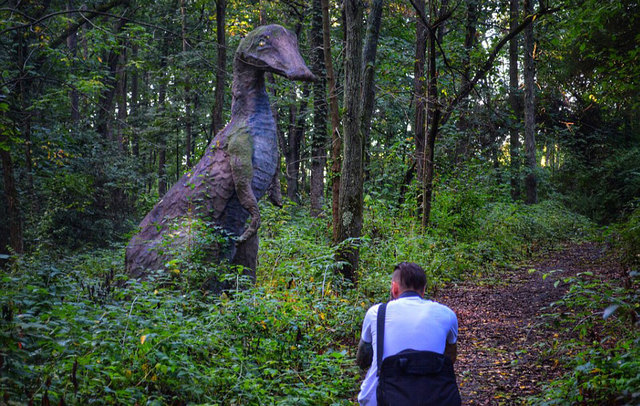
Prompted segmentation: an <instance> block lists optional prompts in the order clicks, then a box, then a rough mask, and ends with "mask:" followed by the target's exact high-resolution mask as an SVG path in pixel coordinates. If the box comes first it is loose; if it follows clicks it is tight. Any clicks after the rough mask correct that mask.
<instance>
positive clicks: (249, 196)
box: [230, 151, 260, 242]
mask: <svg viewBox="0 0 640 406" xmlns="http://www.w3.org/2000/svg"><path fill="white" fill-rule="evenodd" d="M243 155H244V154H243ZM230 158H231V176H232V177H233V182H234V184H235V188H236V194H237V195H238V200H239V201H240V204H241V205H242V207H244V208H245V209H247V211H248V212H249V214H250V215H251V222H250V223H249V226H248V227H247V228H246V229H245V230H244V232H243V233H242V235H241V236H240V238H238V242H244V241H246V240H248V239H249V237H251V236H253V235H254V234H255V233H256V232H257V231H258V228H259V227H260V210H259V209H258V201H257V200H256V196H255V195H254V194H253V190H252V189H251V181H252V180H253V166H252V164H251V155H250V151H249V154H248V157H247V156H242V155H232V156H231V157H230Z"/></svg>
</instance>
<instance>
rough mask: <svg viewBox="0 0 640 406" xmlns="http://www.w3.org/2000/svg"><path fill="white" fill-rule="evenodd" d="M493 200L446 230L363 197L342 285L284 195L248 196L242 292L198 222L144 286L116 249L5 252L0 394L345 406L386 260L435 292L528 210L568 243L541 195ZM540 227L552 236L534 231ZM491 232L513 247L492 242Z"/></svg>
mask: <svg viewBox="0 0 640 406" xmlns="http://www.w3.org/2000/svg"><path fill="white" fill-rule="evenodd" d="M472 184H473V183H472ZM479 190H482V188H480V189H479ZM479 190H475V189H474V188H473V187H472V186H468V190H467V191H466V192H465V193H467V194H473V193H481V192H480V191H479ZM439 193H440V194H447V193H454V192H452V191H451V190H449V191H447V190H442V191H440V192H439ZM442 199H443V201H445V202H447V201H452V199H453V197H451V196H449V197H447V198H446V199H445V198H442ZM459 203H460V204H465V203H464V202H459ZM494 204H497V203H486V204H485V205H484V206H482V205H477V207H476V208H475V212H474V213H475V215H476V216H477V217H478V219H477V220H476V222H474V223H473V225H469V226H468V227H469V230H463V231H462V232H461V233H459V235H458V236H457V237H456V238H453V237H451V238H445V235H446V233H444V232H442V231H439V230H438V229H437V228H434V229H433V230H430V231H429V232H428V233H427V234H422V233H421V232H420V230H419V229H418V227H416V225H415V220H414V219H413V218H411V217H410V216H406V215H398V216H389V215H388V210H387V209H386V206H385V205H384V203H383V202H381V201H376V200H373V199H368V200H367V216H366V224H365V231H366V236H365V237H364V238H362V239H361V240H360V241H359V244H360V246H361V260H362V264H363V265H362V273H361V275H360V281H359V284H358V286H357V288H355V289H354V287H353V285H352V284H351V283H349V282H346V281H345V280H343V278H342V277H341V275H340V274H339V273H338V272H336V269H337V268H338V267H339V265H340V264H339V263H337V262H336V261H335V249H336V247H332V246H331V243H330V238H331V236H330V232H329V230H330V227H327V225H328V221H329V220H328V219H326V218H311V217H309V216H308V214H307V213H306V210H304V209H303V208H301V207H299V206H296V205H291V204H290V203H287V205H285V207H284V208H283V209H279V208H275V207H273V206H271V205H269V204H266V203H263V204H261V212H262V220H263V221H262V227H261V229H260V230H261V231H260V232H261V236H260V237H261V251H260V254H261V255H260V265H259V269H258V275H257V276H258V281H257V283H256V285H255V286H251V287H249V288H248V289H245V290H242V289H240V290H238V289H237V288H238V287H242V286H245V287H246V286H249V285H246V284H245V283H246V282H247V281H246V280H244V279H243V276H242V272H241V271H242V270H235V269H230V270H229V269H223V268H221V267H217V266H212V265H210V264H207V261H206V258H207V256H206V247H207V246H209V245H210V244H211V243H213V242H217V240H216V238H217V237H219V234H217V233H216V231H215V230H213V229H210V228H208V227H207V226H206V224H204V223H203V224H200V226H204V227H199V226H198V227H195V228H197V230H196V232H195V233H194V234H193V235H194V237H193V238H192V240H191V242H190V243H189V244H187V243H185V245H184V246H185V249H184V255H182V256H178V257H177V259H176V260H175V261H174V262H172V263H170V270H169V272H166V273H155V274H152V275H151V276H150V277H149V278H148V279H147V280H146V281H135V280H129V279H128V278H127V277H126V276H125V275H123V274H122V263H123V258H122V254H121V253H122V250H121V249H118V250H117V251H116V250H94V251H88V252H86V253H77V254H75V255H73V256H67V257H64V258H63V259H60V260H59V259H56V258H55V257H51V256H47V255H45V254H44V253H42V252H36V253H35V254H33V255H31V256H24V257H19V258H14V259H13V262H12V263H11V264H10V266H9V268H8V269H6V270H5V271H2V274H1V277H0V291H2V299H1V303H0V307H2V309H3V318H2V319H1V320H0V340H1V343H0V344H1V347H2V348H3V350H2V352H1V353H0V355H1V356H2V368H1V369H0V374H1V376H0V379H2V382H3V386H2V387H3V389H2V391H3V393H1V394H0V395H2V396H5V395H6V396H7V397H8V399H9V400H10V401H13V402H18V403H20V402H27V401H28V400H30V399H33V401H34V402H41V401H42V399H44V398H45V397H46V398H48V399H49V400H50V401H53V402H55V403H57V402H59V401H60V399H62V398H64V401H65V402H66V404H88V403H92V402H101V403H106V404H122V403H136V402H137V403H139V404H142V403H149V404H154V403H158V404H167V403H172V402H187V403H209V404H234V403H235V404H265V403H266V404H274V403H277V404H309V405H316V404H350V403H351V401H352V400H353V399H354V397H355V395H356V392H357V388H358V382H359V380H360V379H361V372H359V370H358V369H357V367H356V366H355V364H354V362H353V356H354V351H355V348H356V343H357V339H358V335H359V330H360V325H361V322H362V318H363V317H364V314H365V312H366V309H367V308H368V307H369V306H370V305H371V304H373V303H375V302H378V301H381V300H386V299H387V297H388V288H389V287H388V284H389V277H390V273H391V271H392V269H393V266H394V265H395V264H396V263H397V262H400V261H404V260H407V261H416V262H419V263H421V264H423V265H424V266H425V268H426V270H427V272H428V275H429V291H430V292H431V293H433V292H434V291H435V289H437V288H438V287H439V286H440V285H441V284H443V283H445V282H447V281H452V280H456V279H459V278H467V277H472V274H473V273H474V272H476V271H478V270H483V271H487V272H490V271H492V270H495V269H496V267H499V266H501V265H500V261H505V262H506V261H507V260H512V259H513V260H516V259H517V258H519V257H520V256H521V255H523V254H522V251H523V248H522V247H521V246H520V245H519V244H529V243H530V242H529V241H525V240H524V239H519V238H518V233H522V232H523V231H522V229H521V228H518V227H515V228H510V225H511V224H512V223H516V224H517V223H524V220H521V219H522V218H526V219H534V220H535V221H534V220H530V223H531V224H529V225H528V226H527V227H530V228H526V227H525V229H526V230H528V232H530V233H531V235H532V236H533V237H534V238H540V239H544V238H547V240H545V241H551V240H553V239H560V238H564V237H567V236H571V234H570V233H567V234H562V233H559V232H558V231H557V230H556V228H559V227H563V228H568V227H573V226H575V224H576V222H575V220H571V216H570V214H569V213H567V212H566V211H562V210H560V208H559V207H556V206H554V205H551V204H548V205H541V206H540V207H539V208H537V209H534V208H530V209H529V208H526V207H523V206H519V205H514V206H513V207H512V208H511V209H512V210H513V211H512V212H511V213H510V214H509V216H511V217H509V216H507V215H503V214H500V213H502V212H504V211H505V210H498V209H497V208H495V206H493V205H494ZM501 204H505V203H501ZM442 207H443V208H444V207H450V205H443V206H442ZM465 207H475V206H473V205H471V206H465ZM443 210H444V209H443ZM525 210H530V211H531V212H526V213H521V212H523V211H525ZM439 215H440V216H441V217H442V216H444V215H445V214H443V213H440V214H439ZM500 216H503V217H500ZM554 216H556V217H557V219H555V220H551V219H553V218H554ZM564 217H567V218H564ZM498 218H502V219H503V220H502V221H503V222H504V224H499V223H498V222H497V219H498ZM545 218H549V219H550V220H547V221H548V222H549V223H547V222H545V220H544V219H545ZM562 218H564V219H562ZM489 223H494V224H496V226H495V227H490V226H489V225H488V224H489ZM443 224H450V222H444V223H443ZM578 224H579V222H578ZM196 225H198V224H196ZM542 225H544V226H546V227H548V230H556V231H553V232H550V231H548V230H546V231H544V230H543V231H536V230H537V227H541V226H542ZM472 227H485V229H483V231H482V232H477V231H476V232H474V231H472V230H471V228H472ZM492 229H496V230H499V231H495V232H492V231H490V230H492ZM461 236H465V238H467V239H466V240H462V238H461ZM479 236H480V237H479ZM505 236H510V238H511V239H512V240H513V241H514V242H513V245H498V241H499V240H500V239H502V238H504V237H505ZM543 237H544V238H543ZM474 238H475V239H474ZM212 239H213V240H212ZM554 241H555V240H554ZM187 247H190V248H189V249H186V248H187ZM203 249H204V251H203ZM510 250H514V251H510ZM498 257H499V258H498ZM211 275H216V276H221V275H222V276H223V277H225V278H228V279H227V281H230V282H231V283H229V284H228V285H227V289H228V290H227V291H226V292H225V293H223V294H221V295H212V294H210V293H209V291H208V290H203V289H200V287H201V286H203V281H206V279H207V278H209V277H210V276H211ZM618 312H621V310H619V311H618ZM618 312H616V317H617V316H618V315H619V314H622V313H618Z"/></svg>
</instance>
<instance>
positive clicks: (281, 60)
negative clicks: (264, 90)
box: [265, 31, 318, 82]
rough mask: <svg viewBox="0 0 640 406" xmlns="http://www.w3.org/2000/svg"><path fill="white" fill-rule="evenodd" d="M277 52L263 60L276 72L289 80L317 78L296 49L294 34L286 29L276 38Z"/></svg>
mask: <svg viewBox="0 0 640 406" xmlns="http://www.w3.org/2000/svg"><path fill="white" fill-rule="evenodd" d="M276 48H277V52H275V53H274V55H275V54H277V56H275V57H274V58H273V59H272V60H269V61H267V60H265V62H267V64H268V65H269V66H270V67H271V68H272V69H273V70H274V71H275V72H276V73H278V74H280V75H282V76H285V77H286V78H288V79H290V80H303V81H307V82H313V81H316V80H318V78H317V77H316V75H314V74H313V73H312V72H311V70H309V68H308V67H307V65H306V64H305V63H304V59H302V55H300V51H299V50H298V41H297V39H296V36H295V34H293V33H291V32H289V31H286V33H285V34H284V35H282V36H280V37H279V38H278V40H277V46H276Z"/></svg>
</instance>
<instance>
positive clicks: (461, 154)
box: [438, 0, 478, 163]
mask: <svg viewBox="0 0 640 406" xmlns="http://www.w3.org/2000/svg"><path fill="white" fill-rule="evenodd" d="M477 23H478V4H477V0H467V18H466V22H465V36H464V52H463V54H462V80H461V86H462V87H467V86H469V82H470V80H471V78H470V77H469V76H470V75H471V50H472V48H473V46H474V44H475V42H476V41H475V39H476V26H477ZM442 31H443V29H442V28H440V29H439V30H438V35H442ZM460 104H461V108H460V118H459V119H458V123H457V124H458V130H460V134H461V135H462V137H461V138H460V139H459V140H458V141H457V145H456V150H455V155H454V162H456V163H458V162H460V160H466V159H468V158H469V156H470V154H471V151H472V147H471V136H470V134H469V132H468V131H467V130H468V129H469V119H468V116H469V115H470V114H473V113H472V112H471V106H470V101H469V97H465V98H464V100H463V101H462V102H461V103H460Z"/></svg>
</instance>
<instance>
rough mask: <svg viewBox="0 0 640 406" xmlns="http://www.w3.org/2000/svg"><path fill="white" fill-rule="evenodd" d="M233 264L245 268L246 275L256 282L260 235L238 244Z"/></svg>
mask: <svg viewBox="0 0 640 406" xmlns="http://www.w3.org/2000/svg"><path fill="white" fill-rule="evenodd" d="M233 263H234V264H236V265H242V266H243V267H244V274H245V275H247V276H248V277H250V278H251V281H252V282H254V283H255V281H256V268H257V267H258V234H254V235H253V236H251V237H249V238H248V239H247V240H246V241H244V242H241V243H238V245H237V248H236V253H235V256H234V257H233Z"/></svg>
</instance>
